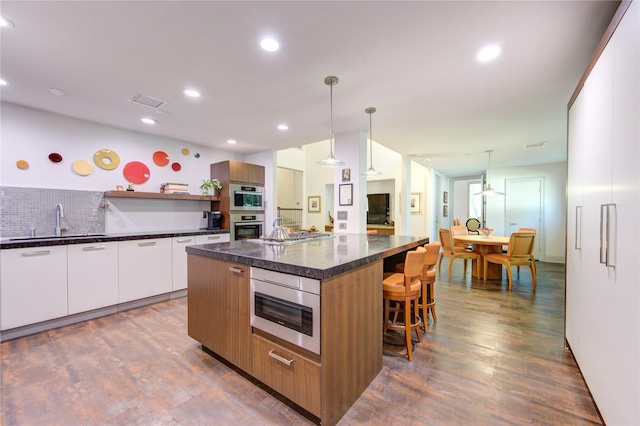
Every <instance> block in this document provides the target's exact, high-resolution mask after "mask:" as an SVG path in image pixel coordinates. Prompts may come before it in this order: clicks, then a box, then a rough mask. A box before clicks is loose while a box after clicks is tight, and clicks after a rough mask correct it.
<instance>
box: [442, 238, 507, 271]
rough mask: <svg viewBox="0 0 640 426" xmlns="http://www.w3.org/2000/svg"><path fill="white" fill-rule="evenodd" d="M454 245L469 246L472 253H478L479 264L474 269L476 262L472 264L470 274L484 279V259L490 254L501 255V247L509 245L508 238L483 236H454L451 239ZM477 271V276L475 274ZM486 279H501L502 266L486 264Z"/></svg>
mask: <svg viewBox="0 0 640 426" xmlns="http://www.w3.org/2000/svg"><path fill="white" fill-rule="evenodd" d="M453 242H454V243H455V244H462V243H464V244H471V246H472V247H473V251H475V252H478V253H480V264H479V265H478V267H477V269H476V264H475V262H476V260H474V261H473V262H474V263H473V268H472V274H473V276H474V277H476V278H483V277H484V257H485V256H486V255H487V254H490V253H502V247H503V246H508V245H509V237H505V236H494V235H489V236H484V235H455V236H454V237H453ZM476 271H478V275H477V276H476V275H475V272H476ZM487 278H489V279H501V278H502V265H500V264H499V263H488V264H487Z"/></svg>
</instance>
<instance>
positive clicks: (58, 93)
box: [49, 87, 64, 96]
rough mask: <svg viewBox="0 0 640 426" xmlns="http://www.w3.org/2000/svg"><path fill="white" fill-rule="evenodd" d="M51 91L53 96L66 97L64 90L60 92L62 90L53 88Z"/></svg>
mask: <svg viewBox="0 0 640 426" xmlns="http://www.w3.org/2000/svg"><path fill="white" fill-rule="evenodd" d="M49 91H50V92H51V94H52V95H56V96H64V90H60V89H56V88H55V87H52V88H51V89H49Z"/></svg>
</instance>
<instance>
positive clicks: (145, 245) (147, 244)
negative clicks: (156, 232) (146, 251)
mask: <svg viewBox="0 0 640 426" xmlns="http://www.w3.org/2000/svg"><path fill="white" fill-rule="evenodd" d="M155 245H156V242H155V241H148V242H146V243H138V246H139V247H150V246H155Z"/></svg>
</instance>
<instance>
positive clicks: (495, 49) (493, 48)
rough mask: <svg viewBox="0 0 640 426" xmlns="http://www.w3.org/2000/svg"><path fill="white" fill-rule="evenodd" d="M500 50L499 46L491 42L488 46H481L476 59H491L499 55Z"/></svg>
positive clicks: (486, 60) (481, 60) (485, 60)
mask: <svg viewBox="0 0 640 426" xmlns="http://www.w3.org/2000/svg"><path fill="white" fill-rule="evenodd" d="M501 52H502V49H501V48H500V46H498V45H497V44H491V45H489V46H485V47H483V48H482V49H481V50H480V51H479V52H478V54H477V55H476V59H477V60H479V61H480V62H488V61H492V60H494V59H495V58H497V57H498V56H500V53H501Z"/></svg>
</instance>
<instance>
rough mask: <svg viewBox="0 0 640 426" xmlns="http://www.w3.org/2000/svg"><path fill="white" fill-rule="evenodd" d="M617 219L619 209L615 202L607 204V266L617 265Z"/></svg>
mask: <svg viewBox="0 0 640 426" xmlns="http://www.w3.org/2000/svg"><path fill="white" fill-rule="evenodd" d="M616 219H617V211H616V205H615V204H612V203H610V204H607V266H609V267H612V268H615V266H616V237H617V230H616Z"/></svg>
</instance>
